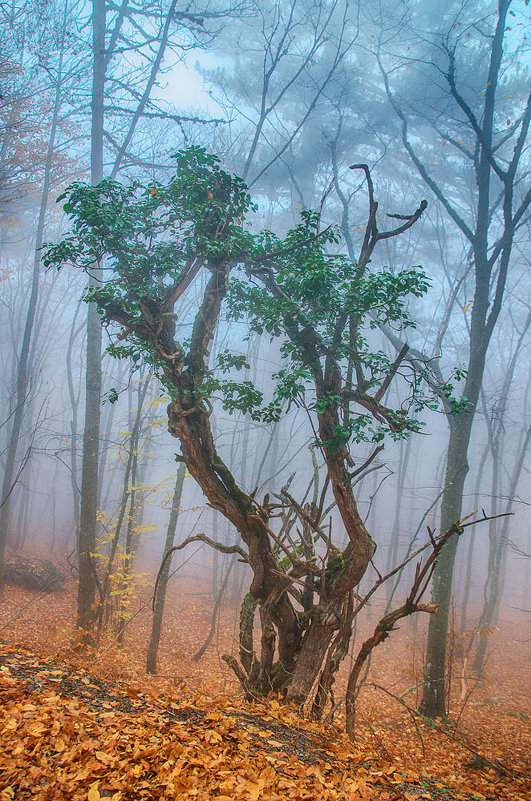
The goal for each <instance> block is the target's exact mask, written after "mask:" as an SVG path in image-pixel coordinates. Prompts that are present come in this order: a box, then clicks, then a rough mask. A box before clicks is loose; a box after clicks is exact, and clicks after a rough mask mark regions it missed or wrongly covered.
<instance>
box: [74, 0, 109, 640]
mask: <svg viewBox="0 0 531 801" xmlns="http://www.w3.org/2000/svg"><path fill="white" fill-rule="evenodd" d="M105 17H106V7H105V0H92V47H93V64H94V73H93V82H92V107H91V110H92V125H91V164H90V178H91V182H92V184H98V183H99V182H100V181H101V180H102V178H103V115H104V106H103V98H104V86H105V30H106V27H105ZM98 273H99V267H98V266H97V265H95V266H94V270H93V271H92V273H91V275H90V278H89V287H90V286H94V285H96V284H97V283H98ZM101 347H102V327H101V320H100V316H99V314H98V312H97V309H96V306H95V305H94V304H93V303H91V304H89V308H88V314H87V371H86V376H85V426H84V430H83V458H82V467H81V501H80V511H79V542H78V553H79V581H78V592H77V627H78V629H79V640H80V644H81V645H93V644H94V642H95V639H94V623H95V619H96V614H97V609H96V576H95V569H96V568H95V565H94V560H93V556H92V554H93V553H95V551H96V527H97V511H98V462H99V445H100V414H101V411H100V408H101V407H100V404H101V383H102V376H101Z"/></svg>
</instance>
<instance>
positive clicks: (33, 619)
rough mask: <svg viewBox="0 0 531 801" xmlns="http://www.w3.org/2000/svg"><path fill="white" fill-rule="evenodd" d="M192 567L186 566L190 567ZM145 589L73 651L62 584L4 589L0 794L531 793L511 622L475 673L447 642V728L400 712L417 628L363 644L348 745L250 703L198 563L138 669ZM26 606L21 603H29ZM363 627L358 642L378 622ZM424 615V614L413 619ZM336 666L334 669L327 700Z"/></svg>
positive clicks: (271, 796)
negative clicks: (116, 631)
mask: <svg viewBox="0 0 531 801" xmlns="http://www.w3.org/2000/svg"><path fill="white" fill-rule="evenodd" d="M191 570H192V571H193V568H191ZM150 592H151V589H150V588H148V586H147V585H146V586H145V587H144V588H140V590H139V591H138V595H137V597H136V598H133V599H132V602H131V604H132V605H131V609H132V610H133V611H134V612H135V615H134V617H133V619H132V620H131V622H130V624H129V626H128V628H127V631H126V638H125V643H124V645H123V646H121V647H120V646H118V645H117V644H116V642H115V640H114V639H113V637H112V636H110V635H109V636H108V637H106V638H104V641H103V642H102V644H101V646H100V648H99V650H98V651H96V652H94V653H91V654H89V655H85V656H83V657H82V656H80V655H79V654H77V653H76V652H75V651H74V650H73V649H72V633H73V628H72V622H73V619H74V609H75V585H74V583H73V582H70V583H69V584H68V586H67V588H66V589H65V590H63V591H61V592H56V593H53V594H49V595H42V596H40V597H35V593H32V592H28V591H25V590H22V589H20V588H17V587H7V588H6V593H5V597H4V598H3V599H2V602H1V603H0V801H8V799H9V800H10V799H25V798H33V799H37V801H39V799H42V801H55V799H73V801H76V800H77V799H83V800H85V799H86V800H87V801H98V799H100V798H112V799H114V801H137V800H140V799H168V801H169V799H183V801H185V800H186V799H197V800H198V801H201V799H218V801H228V799H243V801H253V800H254V801H258V800H259V799H260V801H273V800H276V799H316V801H318V799H323V800H324V801H326V800H327V799H335V800H337V801H343V799H345V801H347V800H348V801H364V800H365V799H367V801H369V800H370V799H378V800H381V801H417V799H432V801H442V799H447V801H451V800H453V799H467V800H468V799H471V798H475V799H483V798H489V799H500V800H502V801H517V800H518V799H521V801H524V799H527V798H529V797H530V794H529V791H530V788H531V783H530V773H529V763H528V761H527V760H528V758H529V754H530V753H531V731H530V726H529V718H530V715H531V709H530V706H529V692H528V676H527V669H528V661H527V664H526V659H527V660H528V656H529V642H528V639H527V640H526V635H525V634H524V632H523V629H522V627H523V618H522V619H521V622H520V623H519V622H518V621H512V622H504V623H503V625H501V627H500V630H497V631H494V632H492V634H491V635H490V637H489V652H488V659H487V663H486V667H485V671H484V674H483V676H482V679H481V681H478V680H474V679H472V677H471V675H470V676H469V675H468V674H471V671H470V669H469V668H468V666H467V663H466V662H465V664H463V659H462V658H459V657H458V652H459V651H461V652H462V646H463V645H464V644H466V638H461V639H457V640H456V642H455V649H454V658H453V663H452V665H453V676H454V679H453V682H452V688H453V689H452V712H451V717H450V721H449V722H448V723H447V724H444V725H443V723H442V722H441V721H429V720H423V719H422V718H420V717H418V716H416V715H415V714H414V709H415V706H416V703H417V701H418V697H419V696H418V693H419V685H420V684H421V681H422V678H421V677H422V652H423V647H424V640H425V631H424V630H423V629H421V628H420V627H419V628H418V629H417V628H415V627H413V626H411V625H409V626H404V627H403V629H402V630H400V631H398V632H396V634H394V635H392V636H391V638H390V639H389V640H388V641H387V643H386V644H385V645H383V646H380V648H379V649H377V651H376V652H375V655H374V658H373V660H372V664H371V667H370V671H369V674H368V676H367V679H366V682H365V684H364V687H363V689H362V691H361V693H360V697H359V699H358V716H357V720H358V724H357V725H358V728H357V741H356V743H355V744H354V745H352V744H351V743H349V742H348V740H347V739H346V737H345V735H344V734H343V733H342V730H341V726H342V722H343V721H342V714H343V709H342V705H341V704H339V705H338V710H337V713H336V716H335V719H334V721H333V722H332V723H329V724H327V725H323V724H321V723H319V724H318V723H315V722H312V721H310V720H308V719H305V718H302V717H301V716H300V715H299V714H298V713H297V711H296V710H294V709H292V708H289V707H287V706H285V705H282V704H279V702H278V701H276V700H272V701H270V702H268V703H265V704H260V705H249V704H247V703H245V702H244V701H243V700H242V696H241V692H240V690H239V687H238V685H237V683H236V681H235V680H234V678H233V677H232V675H231V674H230V671H229V669H228V668H227V666H226V664H225V663H224V662H223V661H222V659H221V655H222V654H224V653H236V650H237V647H236V632H237V622H238V608H237V606H236V605H232V604H231V603H230V600H228V601H227V603H226V604H225V605H224V606H223V607H222V610H221V616H220V621H219V625H218V630H217V636H216V637H215V638H214V642H213V643H212V646H211V647H210V648H209V649H208V650H207V651H206V653H205V655H204V656H203V657H202V658H201V660H199V661H198V662H194V661H193V659H192V657H193V655H194V653H195V652H196V651H197V650H198V649H199V647H200V646H201V645H202V643H203V641H204V639H205V637H206V633H207V631H208V629H209V625H210V616H211V611H212V605H213V602H212V597H211V594H210V592H209V587H208V584H207V583H206V582H203V583H202V582H201V579H200V574H199V572H197V573H194V572H189V573H188V574H187V575H183V574H180V575H179V576H178V577H177V579H175V578H174V579H173V581H172V585H171V593H170V595H169V598H168V604H167V613H166V615H165V624H164V632H163V640H162V643H161V647H160V659H159V675H158V676H146V674H145V654H146V649H147V642H148V637H149V627H150V622H151V611H150V605H149V597H150ZM27 604H29V605H27ZM379 611H380V610H379V608H378V603H376V604H375V608H374V609H373V610H372V620H366V619H365V620H364V621H363V624H362V625H363V630H362V631H361V632H360V631H358V633H357V643H358V645H359V643H361V641H362V638H363V637H364V636H366V634H368V633H369V631H370V630H371V624H372V626H374V624H375V623H376V621H377V618H378V612H379ZM423 622H424V621H423ZM347 669H348V665H345V666H344V670H343V672H342V675H340V676H339V678H338V682H337V689H336V698H337V699H340V698H341V694H342V688H343V687H344V681H345V675H346V671H347Z"/></svg>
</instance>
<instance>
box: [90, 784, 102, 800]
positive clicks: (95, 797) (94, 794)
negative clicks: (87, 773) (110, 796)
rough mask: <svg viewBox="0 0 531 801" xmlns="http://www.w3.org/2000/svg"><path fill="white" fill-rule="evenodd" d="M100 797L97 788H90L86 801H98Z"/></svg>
mask: <svg viewBox="0 0 531 801" xmlns="http://www.w3.org/2000/svg"><path fill="white" fill-rule="evenodd" d="M100 798H101V795H100V791H99V790H98V788H97V787H91V788H90V790H89V791H88V793H87V801H100Z"/></svg>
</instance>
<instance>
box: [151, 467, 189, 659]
mask: <svg viewBox="0 0 531 801" xmlns="http://www.w3.org/2000/svg"><path fill="white" fill-rule="evenodd" d="M185 475H186V465H185V464H184V462H181V463H180V464H179V469H178V470H177V478H176V480H175V489H174V491H173V500H172V502H171V511H170V518H169V520H168V528H167V530H166V542H165V543H164V553H165V554H167V553H168V551H169V550H171V548H173V542H174V540H175V531H176V529H177V521H178V519H179V511H180V506H181V498H182V494H183V485H184V478H185ZM170 567H171V557H168V559H166V561H165V563H164V566H163V568H162V570H161V573H160V576H159V583H158V587H157V596H156V598H155V604H154V607H153V622H152V624H151V637H150V639H149V646H148V652H147V660H146V672H147V673H151V674H153V675H155V674H156V672H157V654H158V650H159V642H160V634H161V630H162V617H163V615H164V603H165V601H166V590H167V587H168V577H169V575H170Z"/></svg>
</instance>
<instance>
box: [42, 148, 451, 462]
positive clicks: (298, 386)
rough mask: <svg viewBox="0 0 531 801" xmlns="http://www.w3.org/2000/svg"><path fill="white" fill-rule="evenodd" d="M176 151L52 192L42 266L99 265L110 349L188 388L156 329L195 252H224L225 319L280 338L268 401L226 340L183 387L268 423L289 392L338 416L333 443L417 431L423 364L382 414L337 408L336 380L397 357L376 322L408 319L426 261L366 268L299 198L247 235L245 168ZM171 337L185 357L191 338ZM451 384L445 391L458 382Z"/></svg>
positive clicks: (373, 377)
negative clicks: (272, 224)
mask: <svg viewBox="0 0 531 801" xmlns="http://www.w3.org/2000/svg"><path fill="white" fill-rule="evenodd" d="M175 159H176V172H175V175H174V176H173V177H172V178H171V179H170V180H169V181H168V183H167V184H161V183H151V184H150V185H148V186H142V185H140V184H138V183H134V184H131V185H128V186H125V185H122V184H119V183H117V182H115V181H112V180H105V181H102V182H101V183H100V184H98V185H97V186H90V185H86V184H81V183H76V184H73V185H72V186H71V187H70V188H69V189H68V190H67V191H66V192H65V193H64V195H62V196H61V198H60V200H61V201H64V209H65V211H66V212H67V214H68V215H69V217H70V220H71V223H72V229H71V231H70V233H69V234H68V235H67V236H66V237H65V238H64V239H63V241H62V242H60V243H59V244H57V245H47V246H45V247H44V249H43V253H44V258H43V261H44V263H45V265H46V266H47V267H51V266H55V267H57V268H60V267H61V266H62V265H64V264H65V263H71V264H74V265H75V266H77V267H79V268H81V269H83V270H85V271H87V272H90V271H91V270H94V269H96V268H99V269H100V273H99V275H100V276H102V280H101V281H100V280H98V281H96V282H93V283H92V285H91V286H90V288H88V289H87V291H86V295H85V299H86V300H87V301H91V302H94V303H95V304H96V305H97V307H98V311H99V313H100V314H101V315H102V318H103V320H104V322H106V323H109V324H111V323H112V324H113V325H115V324H117V325H118V328H119V332H120V337H119V338H118V340H117V341H113V342H112V344H111V345H110V346H109V348H108V350H109V352H110V353H111V354H112V355H113V356H115V357H117V358H126V359H129V360H130V361H131V363H132V364H133V365H134V366H135V365H139V364H141V363H142V362H144V363H147V364H149V365H151V367H152V369H153V371H154V372H155V373H156V374H157V375H158V376H159V378H160V379H161V381H162V382H163V384H164V385H165V388H166V390H167V391H168V393H169V394H170V396H172V397H175V396H176V393H177V392H178V391H181V392H182V391H183V390H182V389H181V390H177V389H176V385H175V374H173V373H172V371H171V370H170V369H168V359H167V356H166V355H165V352H164V348H163V347H162V345H161V344H160V342H159V341H158V340H157V337H158V336H159V334H160V331H161V327H162V325H163V321H164V319H165V318H171V320H172V324H171V331H172V336H173V332H175V330H176V329H175V319H176V317H175V314H174V313H173V312H174V303H175V300H174V298H176V297H178V296H179V294H180V287H181V284H182V282H183V279H184V278H185V277H186V278H187V280H188V277H189V275H190V272H191V270H192V269H193V267H194V265H197V266H198V269H200V268H201V267H202V266H203V265H204V267H205V269H206V270H207V271H208V270H210V271H211V272H213V271H215V270H216V269H219V265H223V264H229V263H230V265H231V268H234V269H233V273H234V275H233V278H232V280H231V282H230V286H229V289H228V294H227V297H226V306H227V311H228V315H229V318H230V319H232V320H240V319H243V318H245V319H246V320H247V322H248V325H249V327H250V330H251V331H254V332H257V333H260V334H261V333H264V332H266V333H267V334H269V336H270V337H271V338H279V339H280V345H281V354H282V359H283V362H284V363H283V365H282V367H281V368H280V369H279V370H278V372H277V373H276V374H275V375H274V377H273V378H274V388H273V393H272V397H271V398H270V399H269V400H268V401H267V402H266V401H265V400H264V397H263V394H262V392H260V391H259V390H258V389H257V388H256V387H254V385H253V384H252V382H251V381H250V380H248V379H245V380H241V379H239V378H237V376H235V373H237V372H238V371H240V370H242V369H245V370H248V369H249V365H248V364H247V362H246V359H245V357H244V356H242V355H239V354H234V353H231V352H230V351H229V350H224V351H223V352H222V353H220V354H218V356H217V359H216V363H215V365H214V367H213V368H212V369H210V370H207V369H202V371H200V374H199V373H198V375H200V379H199V381H198V382H196V383H195V384H194V389H193V390H184V391H185V392H190V391H193V393H197V396H198V398H210V397H217V398H219V399H220V401H221V403H222V405H223V408H224V409H225V410H226V411H228V412H230V413H233V412H235V411H240V412H242V413H244V414H249V415H250V416H251V417H253V418H254V419H256V420H261V421H265V422H272V421H275V420H278V419H279V418H280V417H281V415H282V414H283V413H284V411H285V410H286V408H289V406H290V405H291V404H296V405H302V406H304V407H305V408H307V409H308V410H309V411H313V412H316V413H317V414H320V415H324V414H329V415H331V416H332V418H333V416H334V415H336V417H337V424H336V425H335V427H334V428H333V432H332V435H331V438H330V439H328V440H327V444H328V445H329V446H330V447H331V448H339V447H341V446H342V445H344V444H345V443H347V442H348V441H349V440H353V441H355V442H361V441H364V440H372V441H376V442H378V441H380V440H381V439H383V437H384V436H385V435H386V434H388V433H391V435H392V436H393V437H400V436H405V435H406V434H407V432H408V431H411V430H417V429H418V428H419V423H418V422H417V421H416V420H415V419H414V418H413V417H410V416H409V411H410V410H413V411H414V412H418V411H420V410H421V409H422V408H424V407H425V406H430V405H433V403H434V400H433V397H432V396H429V395H427V394H426V393H425V392H424V391H423V389H422V382H423V376H422V375H421V374H420V375H419V374H417V375H413V376H412V377H411V378H410V390H409V392H410V397H409V399H408V401H407V411H406V410H405V409H404V408H403V409H401V410H400V411H399V412H395V411H393V410H392V409H386V408H385V407H381V408H382V409H383V410H384V414H383V417H382V415H381V414H378V413H376V414H375V413H374V408H372V407H371V406H370V405H367V403H363V402H362V406H363V405H365V407H366V408H365V409H364V410H363V411H362V413H359V410H358V411H357V413H356V411H354V410H353V409H352V410H350V411H349V414H348V415H347V416H346V417H343V415H342V414H341V415H340V411H342V410H343V408H344V405H345V399H344V397H343V395H342V394H341V393H342V392H343V391H350V392H351V393H352V392H358V393H359V394H360V395H361V396H363V397H368V395H370V392H371V390H375V388H378V387H379V386H380V385H381V384H382V382H383V381H384V380H385V377H386V375H387V374H388V373H389V371H390V370H391V369H392V364H391V362H390V359H389V357H388V356H387V355H386V354H385V353H384V352H383V351H381V350H379V349H378V348H375V347H374V336H375V335H374V333H373V332H374V330H375V329H376V328H377V327H378V326H380V325H381V324H383V323H385V324H386V325H388V326H391V327H392V328H394V329H395V330H397V331H400V330H403V329H405V328H407V327H411V326H413V325H414V323H413V321H412V319H411V318H410V316H409V313H408V304H409V301H410V299H411V298H412V297H413V298H418V297H421V296H422V295H423V294H424V293H425V292H426V291H427V289H428V286H429V283H428V280H427V279H426V276H425V275H424V273H423V272H422V271H421V269H420V268H418V267H414V268H408V269H404V270H400V271H398V272H395V273H393V272H391V271H390V270H385V269H381V270H378V269H372V268H371V269H368V268H365V267H364V268H363V269H361V268H360V267H359V266H358V265H356V264H354V263H352V262H351V261H349V259H347V258H346V257H345V256H343V255H341V254H339V253H337V250H338V246H339V244H340V235H339V233H338V231H337V230H336V229H334V228H332V227H331V228H328V229H325V230H324V231H321V230H320V225H321V222H320V216H319V214H318V213H317V212H314V211H303V212H302V213H301V220H300V222H299V224H298V225H296V226H295V227H294V228H293V229H292V230H291V231H289V232H288V233H287V235H286V236H285V238H284V239H283V240H281V239H280V238H278V237H277V236H276V235H275V234H274V233H273V232H271V231H263V232H261V233H258V234H253V233H251V232H250V231H249V230H248V229H247V228H246V227H245V217H246V215H247V214H248V213H249V212H251V211H253V210H254V209H255V207H254V206H253V204H252V202H251V198H250V195H249V193H248V191H247V187H246V186H245V184H244V183H243V181H242V180H241V179H240V178H238V177H237V176H234V175H231V174H230V173H228V172H226V171H224V170H223V169H222V168H221V163H220V160H219V159H218V158H217V157H216V156H214V155H212V154H210V153H207V152H206V150H205V149H203V148H200V147H192V148H189V149H187V150H183V151H181V152H179V153H178V154H177V155H176V156H175ZM330 250H332V251H334V252H330ZM250 279H251V280H250ZM157 323H158V327H157ZM177 331H178V329H177ZM172 342H173V344H175V347H176V348H178V349H179V354H182V363H183V364H184V365H188V367H189V368H190V369H192V368H193V365H194V359H195V356H194V354H193V353H191V348H192V347H193V345H192V340H190V342H185V341H183V342H182V344H179V343H176V342H175V340H173V341H172ZM330 363H333V365H334V370H336V372H339V373H340V374H341V376H342V378H341V381H340V385H339V386H340V387H341V388H340V389H338V388H336V389H333V390H331V389H330V388H329V387H328V386H326V382H324V384H323V381H321V379H319V376H323V375H324V373H325V372H326V371H329V368H330ZM445 391H446V390H445ZM447 391H448V397H449V398H450V397H452V398H453V394H452V391H453V386H451V385H448V388H447ZM110 400H111V401H112V400H113V398H110ZM351 401H352V402H355V401H356V399H355V398H354V399H351ZM456 403H457V402H456ZM367 412H368V413H367ZM340 417H341V422H340Z"/></svg>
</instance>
